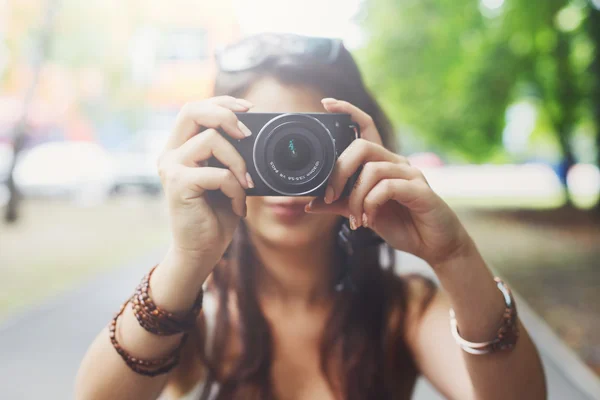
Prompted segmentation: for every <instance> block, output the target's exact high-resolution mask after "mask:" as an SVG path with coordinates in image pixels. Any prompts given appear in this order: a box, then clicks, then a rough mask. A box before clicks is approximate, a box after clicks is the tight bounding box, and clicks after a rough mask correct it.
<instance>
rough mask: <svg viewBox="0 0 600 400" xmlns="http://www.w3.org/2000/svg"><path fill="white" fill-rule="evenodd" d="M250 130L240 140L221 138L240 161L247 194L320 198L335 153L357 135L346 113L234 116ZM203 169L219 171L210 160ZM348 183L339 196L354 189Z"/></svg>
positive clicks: (227, 137)
mask: <svg viewBox="0 0 600 400" xmlns="http://www.w3.org/2000/svg"><path fill="white" fill-rule="evenodd" d="M236 115H237V117H238V119H239V120H240V121H242V123H244V124H245V125H246V126H247V127H248V128H249V129H250V131H251V132H252V135H251V136H249V137H247V138H245V139H234V138H232V137H230V136H229V135H226V134H225V133H223V132H222V131H221V134H222V135H223V136H224V137H225V138H226V139H227V140H228V141H229V142H230V143H231V144H233V146H234V147H235V148H236V150H237V151H238V152H239V153H240V154H241V156H242V158H243V159H244V161H245V162H246V167H247V169H248V172H249V173H250V176H251V177H252V180H253V181H254V185H255V187H254V188H250V189H247V190H246V194H247V195H248V196H318V197H320V196H323V195H324V194H325V188H326V187H327V181H328V180H329V177H330V175H331V172H332V171H333V167H334V165H335V162H336V160H337V159H338V157H339V155H340V154H341V153H342V152H343V151H344V150H345V149H346V148H347V147H348V146H349V145H350V143H352V141H354V140H355V139H356V138H358V136H359V130H358V126H356V125H355V124H354V123H353V122H352V120H351V119H350V115H348V114H334V113H286V114H278V113H236ZM208 165H209V166H214V167H221V168H224V167H225V166H224V165H223V164H221V163H220V162H219V161H218V160H216V159H215V158H212V159H211V160H209V163H208ZM357 176H358V172H357V173H355V174H354V176H353V177H351V178H350V179H349V180H348V183H347V184H346V188H345V190H344V192H343V193H342V196H345V195H347V194H348V192H349V191H350V190H351V189H352V187H353V186H354V182H355V181H356V178H357Z"/></svg>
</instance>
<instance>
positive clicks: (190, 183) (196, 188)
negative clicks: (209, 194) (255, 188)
mask: <svg viewBox="0 0 600 400" xmlns="http://www.w3.org/2000/svg"><path fill="white" fill-rule="evenodd" d="M182 172H183V177H182V184H184V185H185V187H186V188H187V189H188V190H189V191H190V192H189V193H187V194H184V197H196V196H197V195H201V194H203V193H204V192H205V191H206V190H220V191H221V192H222V193H223V194H224V195H225V196H227V197H229V198H230V199H231V207H232V209H233V212H234V213H236V214H237V215H239V216H240V217H244V216H245V215H246V192H245V191H244V189H243V188H242V186H241V185H240V183H239V182H238V180H237V178H236V177H235V176H234V175H233V173H232V172H231V171H230V170H228V169H224V168H213V167H203V168H184V169H183V170H182Z"/></svg>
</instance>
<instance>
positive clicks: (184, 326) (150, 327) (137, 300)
mask: <svg viewBox="0 0 600 400" xmlns="http://www.w3.org/2000/svg"><path fill="white" fill-rule="evenodd" d="M156 267H157V266H154V267H153V268H152V269H151V270H150V272H149V273H148V274H147V275H146V276H144V278H143V279H142V281H141V282H140V284H139V285H138V287H137V288H136V290H135V293H134V294H133V296H132V297H131V304H132V307H133V311H134V314H135V317H136V318H137V320H138V322H139V324H140V326H141V327H142V328H144V329H145V330H147V331H148V332H150V333H152V334H155V335H159V336H170V335H176V334H178V333H182V332H188V331H190V330H192V329H193V328H194V326H195V325H196V318H197V317H198V313H199V312H200V309H201V308H202V299H203V291H202V290H200V292H199V294H198V297H197V298H196V301H195V302H194V305H193V306H192V309H191V310H190V311H189V312H188V313H187V314H185V315H184V316H182V317H177V316H175V315H174V314H173V313H170V312H168V311H165V310H163V309H161V308H160V307H158V306H157V305H156V304H154V301H152V298H151V297H150V294H149V290H150V278H151V277H152V273H153V272H154V270H155V269H156Z"/></svg>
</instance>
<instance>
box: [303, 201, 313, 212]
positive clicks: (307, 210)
mask: <svg viewBox="0 0 600 400" xmlns="http://www.w3.org/2000/svg"><path fill="white" fill-rule="evenodd" d="M304 212H307V213H309V212H312V201H311V202H310V203H308V204H307V205H305V206H304Z"/></svg>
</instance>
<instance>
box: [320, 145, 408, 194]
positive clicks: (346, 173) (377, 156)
mask: <svg viewBox="0 0 600 400" xmlns="http://www.w3.org/2000/svg"><path fill="white" fill-rule="evenodd" d="M369 161H389V162H397V163H401V162H404V161H403V157H401V156H399V155H397V154H394V153H392V152H391V151H389V150H387V149H385V148H384V147H382V146H379V145H377V144H375V143H373V142H369V141H367V140H364V139H357V140H355V141H353V142H352V143H350V145H349V146H348V147H347V148H346V150H344V152H343V153H342V154H341V155H340V157H339V158H338V160H337V161H336V164H335V167H334V169H333V172H332V173H331V177H330V178H329V182H328V183H327V188H326V189H325V202H326V203H332V202H334V201H335V200H337V199H339V197H340V195H341V194H342V192H343V191H344V187H345V186H346V182H348V179H350V177H351V176H352V175H353V174H354V173H355V172H356V171H357V170H358V168H359V167H360V166H361V165H362V164H364V163H367V162H369Z"/></svg>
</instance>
